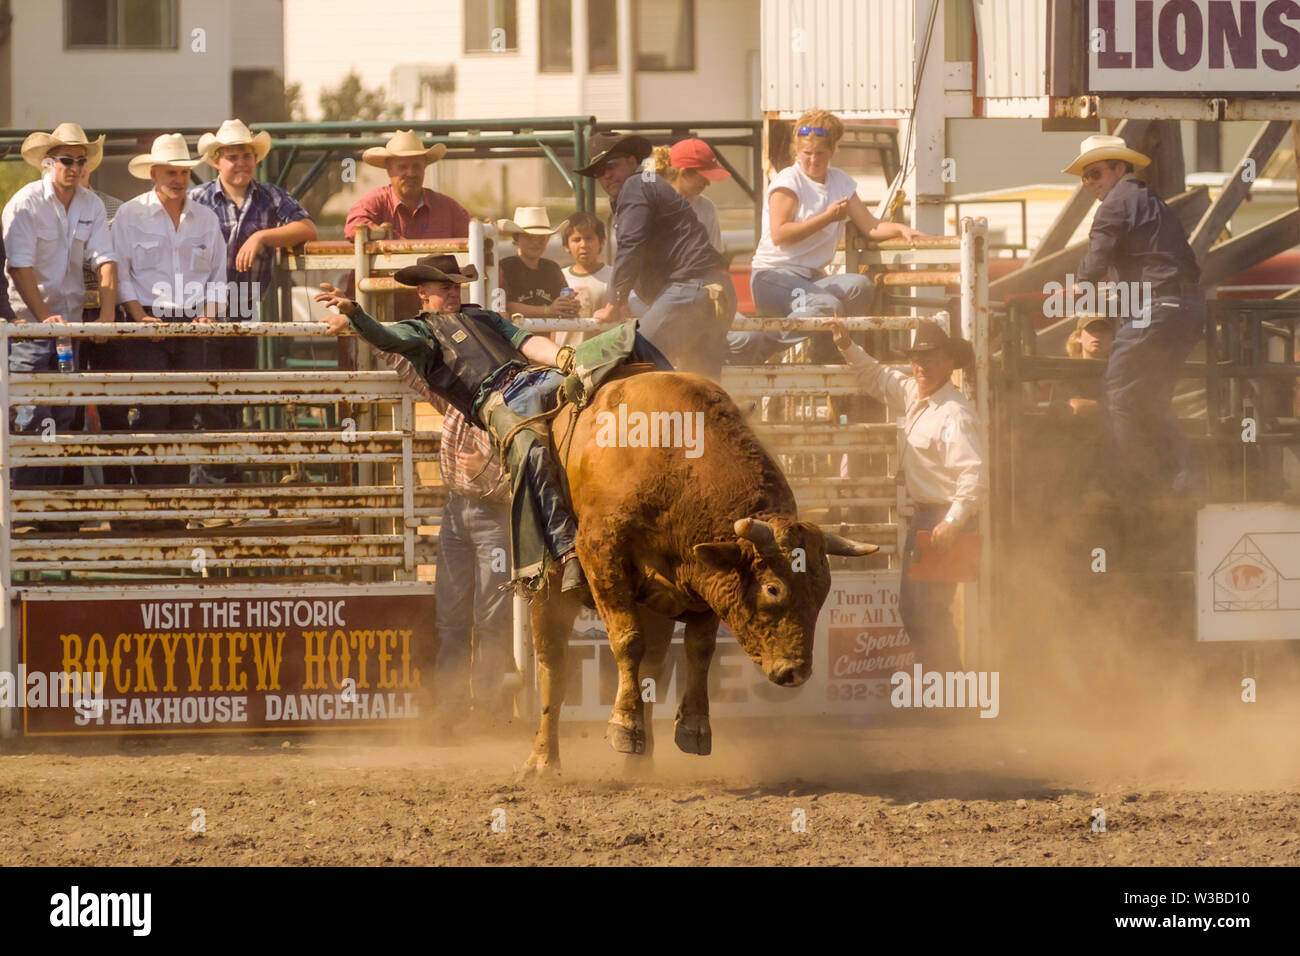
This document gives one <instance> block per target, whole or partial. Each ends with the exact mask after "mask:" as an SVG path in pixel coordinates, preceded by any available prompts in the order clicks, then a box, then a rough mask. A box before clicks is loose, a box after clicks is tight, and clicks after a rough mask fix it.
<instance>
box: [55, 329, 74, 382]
mask: <svg viewBox="0 0 1300 956" xmlns="http://www.w3.org/2000/svg"><path fill="white" fill-rule="evenodd" d="M54 353H55V355H57V356H58V359H59V371H60V372H68V373H71V372H75V371H76V370H77V360H76V357H75V356H74V355H73V353H72V339H71V338H69V337H68V336H66V335H60V336H59V337H58V338H57V339H55V340H54Z"/></svg>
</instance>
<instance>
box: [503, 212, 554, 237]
mask: <svg viewBox="0 0 1300 956" xmlns="http://www.w3.org/2000/svg"><path fill="white" fill-rule="evenodd" d="M559 231H560V227H559V226H554V227H552V226H551V217H550V216H549V215H548V214H547V212H546V207H545V206H516V207H515V217H514V218H513V219H502V220H500V221H498V222H497V232H499V233H501V235H503V236H515V235H518V234H519V233H521V232H523V233H527V234H528V235H530V236H553V235H555V234H556V233H557V232H559Z"/></svg>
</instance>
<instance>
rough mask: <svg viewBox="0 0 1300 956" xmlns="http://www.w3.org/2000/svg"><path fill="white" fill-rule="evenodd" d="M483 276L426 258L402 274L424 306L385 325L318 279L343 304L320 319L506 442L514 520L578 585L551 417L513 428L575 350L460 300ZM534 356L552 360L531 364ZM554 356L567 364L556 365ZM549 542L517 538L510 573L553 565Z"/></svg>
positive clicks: (550, 390) (330, 299)
mask: <svg viewBox="0 0 1300 956" xmlns="http://www.w3.org/2000/svg"><path fill="white" fill-rule="evenodd" d="M477 277H478V272H477V271H476V270H475V268H474V267H473V266H472V265H471V266H466V267H465V268H464V270H463V271H461V270H459V266H458V265H457V262H456V257H455V256H452V255H441V256H425V257H423V258H422V259H420V260H418V262H417V264H416V265H414V266H407V267H406V268H405V269H402V270H400V271H399V272H398V273H397V277H396V278H397V281H398V282H400V283H402V284H403V285H413V286H415V287H416V291H417V292H418V293H419V296H420V301H421V304H422V305H423V306H424V311H423V312H421V313H420V314H419V315H417V316H415V317H413V318H410V319H405V320H403V321H401V322H393V323H390V324H388V325H382V324H380V323H379V322H376V321H375V320H374V319H373V318H371V317H370V316H369V315H367V314H366V312H365V311H364V310H363V309H362V308H361V307H360V306H359V305H357V303H355V302H353V301H352V300H351V299H348V298H346V297H345V296H344V295H343V293H342V292H340V291H339V290H338V289H336V288H334V287H333V286H331V285H329V284H327V283H322V284H321V288H322V289H323V290H324V292H323V293H322V294H320V295H318V296H316V301H318V302H324V303H326V304H327V305H332V306H334V307H335V308H337V309H338V310H339V313H340V314H339V315H336V316H328V317H326V318H325V319H324V320H323V321H325V322H326V323H327V324H328V326H329V330H330V332H332V333H334V334H336V335H337V334H339V333H340V332H342V331H343V330H344V329H345V328H346V327H347V326H348V325H349V323H350V324H351V326H352V328H353V329H354V330H355V331H356V332H357V334H359V335H360V336H361V337H362V338H364V339H365V340H366V341H367V342H369V343H370V344H371V345H372V346H374V347H375V348H377V349H379V350H380V351H383V352H391V353H393V354H396V355H400V356H402V357H403V358H405V359H406V360H407V361H408V362H410V363H411V367H412V369H414V371H415V373H416V374H417V375H419V377H420V378H421V379H422V380H423V381H424V383H425V384H426V385H427V386H428V387H429V389H430V390H432V391H433V393H434V394H436V395H439V396H441V397H442V398H444V399H446V401H447V402H448V404H450V405H451V406H453V407H454V408H456V409H458V410H459V411H460V412H461V414H463V415H464V416H465V417H466V419H468V420H469V421H472V422H477V423H478V424H480V425H482V426H483V427H485V428H487V429H488V430H489V431H490V432H492V434H493V435H494V436H495V437H496V438H497V439H498V441H500V442H501V443H502V444H505V445H506V446H507V447H506V454H507V456H508V464H509V470H510V479H511V482H510V498H511V514H512V528H513V529H514V531H515V532H516V534H517V535H528V534H531V531H532V529H533V528H535V527H540V529H541V533H542V536H543V537H544V538H545V542H544V548H545V551H549V553H550V557H551V559H553V560H554V561H558V562H560V563H561V565H562V566H563V573H562V583H561V590H564V591H575V590H579V589H581V588H583V587H584V586H585V585H586V577H585V576H584V574H583V572H582V566H581V565H580V564H579V563H578V560H577V551H576V549H575V539H576V537H577V533H578V525H577V522H576V521H575V520H574V517H573V512H572V510H571V509H570V507H569V505H568V502H567V500H566V499H565V494H564V487H563V484H562V480H561V475H560V468H559V464H558V462H556V461H555V460H554V456H553V455H552V454H551V452H550V449H549V448H548V447H547V444H546V441H545V437H546V423H540V424H534V425H533V426H531V427H528V428H522V427H521V428H516V427H515V426H516V425H518V424H519V423H521V422H522V421H524V420H526V419H528V418H530V417H532V416H533V415H536V414H539V413H540V412H541V411H543V410H545V409H546V408H548V407H550V406H553V405H554V395H555V392H556V391H557V390H558V389H559V387H560V385H561V383H562V382H563V380H564V375H563V374H562V372H567V371H568V366H571V365H572V360H573V349H561V348H559V347H558V346H557V345H556V344H555V343H554V342H552V341H551V340H550V339H547V338H545V337H543V336H537V335H533V334H532V333H530V332H527V331H525V330H523V329H521V328H518V327H516V326H514V325H511V324H510V323H509V322H507V321H506V320H505V319H504V318H503V317H502V316H500V315H498V314H497V313H496V312H491V311H489V310H487V309H482V308H480V307H478V306H476V305H465V306H462V305H461V302H460V287H461V284H462V283H465V282H472V281H473V280H474V279H476V278H477ZM530 361H531V362H536V363H538V364H539V365H544V366H545V367H541V368H537V367H534V368H530V367H529V362H530ZM557 362H559V363H561V364H562V365H563V366H565V367H564V368H557V367H556V363H557ZM542 549H543V545H542V544H541V543H540V542H535V541H533V540H531V538H530V539H528V540H522V539H519V538H516V540H515V541H512V549H511V551H512V553H511V556H510V557H511V561H512V564H513V569H512V581H514V582H516V583H519V584H527V585H529V586H535V585H539V584H540V583H541V581H542V580H543V579H544V576H545V571H546V565H547V561H546V555H545V554H544V552H543V550H542Z"/></svg>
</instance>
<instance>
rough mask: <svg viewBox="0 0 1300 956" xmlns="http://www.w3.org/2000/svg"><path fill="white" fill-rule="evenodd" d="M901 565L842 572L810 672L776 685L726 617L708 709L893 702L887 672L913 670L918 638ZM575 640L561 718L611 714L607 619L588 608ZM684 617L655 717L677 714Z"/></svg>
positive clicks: (614, 679) (789, 711)
mask: <svg viewBox="0 0 1300 956" xmlns="http://www.w3.org/2000/svg"><path fill="white" fill-rule="evenodd" d="M898 579H899V575H898V572H897V571H837V572H835V574H834V576H833V578H832V583H831V592H830V594H829V596H828V597H827V598H826V603H825V604H824V605H822V612H821V616H820V617H819V618H818V620H817V634H816V636H815V638H814V641H813V672H812V676H811V677H810V678H809V679H808V680H807V681H806V682H805V683H804V684H802V685H801V686H799V687H794V688H791V687H778V686H777V685H776V684H773V683H772V682H771V681H769V680H768V679H767V677H766V676H765V675H764V674H763V670H762V668H760V667H759V666H758V665H757V664H755V663H754V662H753V661H751V660H750V659H749V657H748V655H746V654H745V652H744V650H742V649H741V647H740V645H739V644H737V643H736V639H735V636H734V635H732V633H731V632H730V631H729V630H727V627H726V625H723V626H722V627H721V628H719V630H718V644H717V649H716V650H715V651H714V654H713V663H712V665H711V666H710V667H709V712H710V714H712V715H713V716H717V717H776V716H801V717H816V716H822V715H829V714H858V715H868V714H871V713H877V712H880V711H883V710H885V709H888V708H889V706H890V703H889V694H890V685H889V677H890V675H891V674H893V673H894V672H895V671H907V672H909V673H910V672H911V669H912V665H913V664H914V663H915V654H914V653H913V651H912V646H911V641H910V640H909V639H908V637H907V635H906V634H905V633H904V631H903V621H902V616H901V615H900V613H899V610H898V607H899V605H898ZM573 630H574V633H573V636H572V637H571V638H570V640H569V684H568V689H567V691H566V693H565V698H564V707H563V709H562V710H561V711H560V716H561V717H563V718H564V719H567V720H597V721H598V720H608V719H609V714H610V710H611V708H612V707H613V706H614V693H615V691H616V690H617V687H618V670H617V668H616V667H615V664H614V655H613V652H612V651H611V650H610V649H609V638H608V637H607V636H606V633H605V626H604V624H603V623H602V622H601V620H600V618H599V617H598V616H597V615H596V612H595V611H588V610H585V609H584V611H583V613H582V614H581V615H580V616H579V617H578V619H577V621H575V622H574V625H573ZM682 633H683V627H682V625H678V628H677V631H676V633H675V634H674V635H673V642H672V644H671V645H670V646H669V648H668V656H667V659H666V660H665V661H664V669H663V673H662V675H661V676H660V678H659V681H658V683H657V685H656V686H655V703H657V704H658V705H659V706H658V707H657V708H656V710H655V718H656V719H662V718H671V717H672V715H673V714H674V713H675V712H676V710H677V705H678V703H679V702H680V699H681V695H682V686H683V685H682V680H684V679H685V674H686V652H685V647H684V645H683V643H682Z"/></svg>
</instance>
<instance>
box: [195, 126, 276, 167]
mask: <svg viewBox="0 0 1300 956" xmlns="http://www.w3.org/2000/svg"><path fill="white" fill-rule="evenodd" d="M223 146H251V147H253V162H254V163H260V162H261V161H262V160H264V159H265V158H266V154H267V153H269V152H270V151H271V134H270V133H267V132H265V131H264V132H261V133H258V134H257V135H256V136H254V135H253V132H252V130H250V129H249V128H248V127H247V126H245V125H244V123H243V121H242V120H237V119H230V120H226V121H225V122H224V123H222V124H221V129H219V130H217V131H216V132H215V133H204V134H203V135H202V136H200V137H199V147H198V154H199V158H200V159H201V160H203V161H204V162H205V163H207V164H208V165H209V166H216V165H217V150H219V149H221V147H223Z"/></svg>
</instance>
